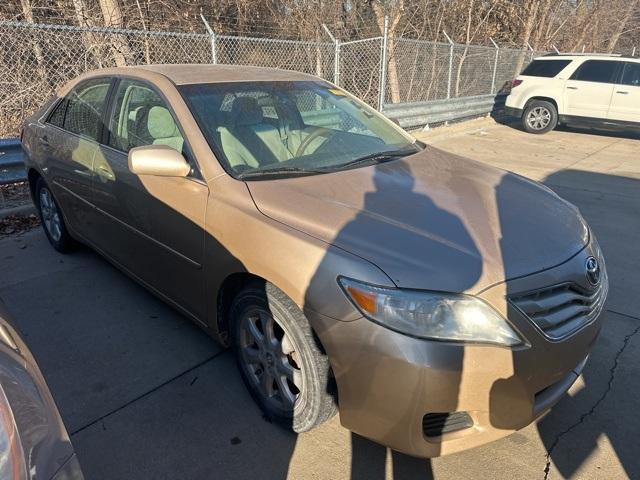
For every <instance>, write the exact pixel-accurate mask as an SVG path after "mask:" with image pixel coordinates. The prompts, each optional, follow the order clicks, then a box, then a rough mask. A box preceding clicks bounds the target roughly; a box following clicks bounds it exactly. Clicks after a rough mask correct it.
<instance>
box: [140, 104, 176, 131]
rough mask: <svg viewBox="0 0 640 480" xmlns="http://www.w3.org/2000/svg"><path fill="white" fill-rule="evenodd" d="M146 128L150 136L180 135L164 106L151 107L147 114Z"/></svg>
mask: <svg viewBox="0 0 640 480" xmlns="http://www.w3.org/2000/svg"><path fill="white" fill-rule="evenodd" d="M147 130H149V135H151V137H152V138H154V139H157V138H170V137H178V136H180V132H179V130H178V127H177V125H176V122H175V121H174V120H173V117H172V116H171V112H169V110H167V109H166V108H165V107H160V106H155V107H151V109H150V110H149V114H148V116H147Z"/></svg>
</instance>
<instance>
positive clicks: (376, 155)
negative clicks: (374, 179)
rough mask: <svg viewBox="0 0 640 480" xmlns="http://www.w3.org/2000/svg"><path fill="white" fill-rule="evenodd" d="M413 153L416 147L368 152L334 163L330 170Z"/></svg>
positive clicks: (382, 160)
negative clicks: (339, 163)
mask: <svg viewBox="0 0 640 480" xmlns="http://www.w3.org/2000/svg"><path fill="white" fill-rule="evenodd" d="M414 153H418V150H416V149H413V148H411V149H408V148H403V149H400V150H389V151H386V152H376V153H370V154H369V155H365V156H363V157H358V158H356V159H353V160H351V161H349V162H347V163H343V164H341V165H336V166H335V167H331V168H330V169H331V170H344V169H347V168H351V167H355V166H357V165H361V164H363V163H371V164H374V163H380V162H384V161H387V160H393V159H394V158H398V157H406V156H408V155H413V154H414Z"/></svg>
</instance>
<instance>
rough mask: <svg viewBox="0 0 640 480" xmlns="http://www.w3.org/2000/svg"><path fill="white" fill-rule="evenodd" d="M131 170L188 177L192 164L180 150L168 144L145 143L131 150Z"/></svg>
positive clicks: (163, 175) (141, 173)
mask: <svg viewBox="0 0 640 480" xmlns="http://www.w3.org/2000/svg"><path fill="white" fill-rule="evenodd" d="M129 170H130V171H131V172H132V173H135V174H136V175H157V176H159V177H186V176H187V175H189V172H191V166H190V165H189V163H187V161H186V160H185V158H184V157H183V156H182V154H181V153H180V152H178V151H177V150H175V149H173V148H171V147H168V146H166V145H145V146H143V147H136V148H132V149H131V150H129Z"/></svg>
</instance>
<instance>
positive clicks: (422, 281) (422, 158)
mask: <svg viewBox="0 0 640 480" xmlns="http://www.w3.org/2000/svg"><path fill="white" fill-rule="evenodd" d="M247 185H248V187H249V190H250V191H251V194H252V196H253V198H254V201H255V203H256V205H257V207H258V209H259V210H260V211H261V212H262V213H263V214H264V215H266V216H268V217H271V218H272V219H274V220H277V221H279V222H282V223H284V224H286V225H289V226H291V227H293V228H296V229H298V230H300V231H303V232H305V233H307V234H309V235H312V236H314V237H316V238H319V239H321V240H323V241H325V242H327V243H330V244H333V245H336V246H338V247H340V248H342V249H344V250H347V251H349V252H351V253H353V254H356V255H358V256H360V257H362V258H364V259H366V260H368V261H370V262H372V263H374V264H375V265H377V266H378V267H379V268H381V269H382V270H383V271H384V272H385V273H386V274H387V275H388V276H389V277H390V278H391V279H392V280H393V281H394V282H395V283H396V285H397V286H399V287H405V288H418V289H432V290H442V291H449V292H465V291H466V292H469V293H474V292H478V291H480V290H482V289H484V288H486V287H488V286H490V285H493V284H495V283H497V282H500V281H503V280H505V279H511V278H515V277H520V276H523V275H528V274H531V273H534V272H537V271H540V270H543V269H546V268H550V267H553V266H555V265H558V264H560V263H562V262H564V261H566V260H567V259H569V258H570V257H572V256H573V255H574V254H576V253H577V252H578V251H580V250H581V249H582V248H583V247H584V245H585V244H586V243H587V241H588V232H587V227H586V226H585V224H584V221H583V220H582V218H581V216H580V214H579V212H578V211H577V209H576V208H575V207H573V206H572V205H571V204H569V203H567V202H565V201H564V200H562V199H560V198H559V197H558V196H556V195H555V194H554V193H553V192H551V191H550V190H549V189H547V188H546V187H544V186H542V185H540V184H537V183H535V182H532V181H529V180H526V179H524V178H523V177H520V176H518V175H515V174H512V173H508V172H505V171H502V170H499V169H496V168H493V167H490V166H487V165H484V164H481V163H477V162H475V161H472V160H469V159H465V158H462V157H458V156H455V155H451V154H448V153H445V152H442V151H440V150H437V149H435V148H433V147H428V148H427V149H425V150H424V151H422V152H420V153H418V154H415V155H412V156H411V157H407V158H404V159H400V160H396V161H391V162H387V163H383V164H379V165H376V166H371V167H363V168H356V169H351V170H346V171H342V172H336V173H330V174H323V175H313V176H307V177H296V178H286V179H274V180H262V181H251V182H247ZM337 273H338V274H339V272H337Z"/></svg>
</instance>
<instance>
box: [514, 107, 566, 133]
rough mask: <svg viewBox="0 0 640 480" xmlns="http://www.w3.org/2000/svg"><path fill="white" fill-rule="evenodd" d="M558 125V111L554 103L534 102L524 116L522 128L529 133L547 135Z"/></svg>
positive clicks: (527, 108) (525, 110)
mask: <svg viewBox="0 0 640 480" xmlns="http://www.w3.org/2000/svg"><path fill="white" fill-rule="evenodd" d="M557 125H558V110H557V109H556V107H555V105H554V104H553V103H551V102H547V101H545V100H532V101H531V102H529V103H528V104H527V106H526V108H525V109H524V112H523V114H522V127H523V128H524V130H525V131H526V132H529V133H535V134H538V135H539V134H542V133H547V132H550V131H551V130H553V129H554V128H556V126H557Z"/></svg>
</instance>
